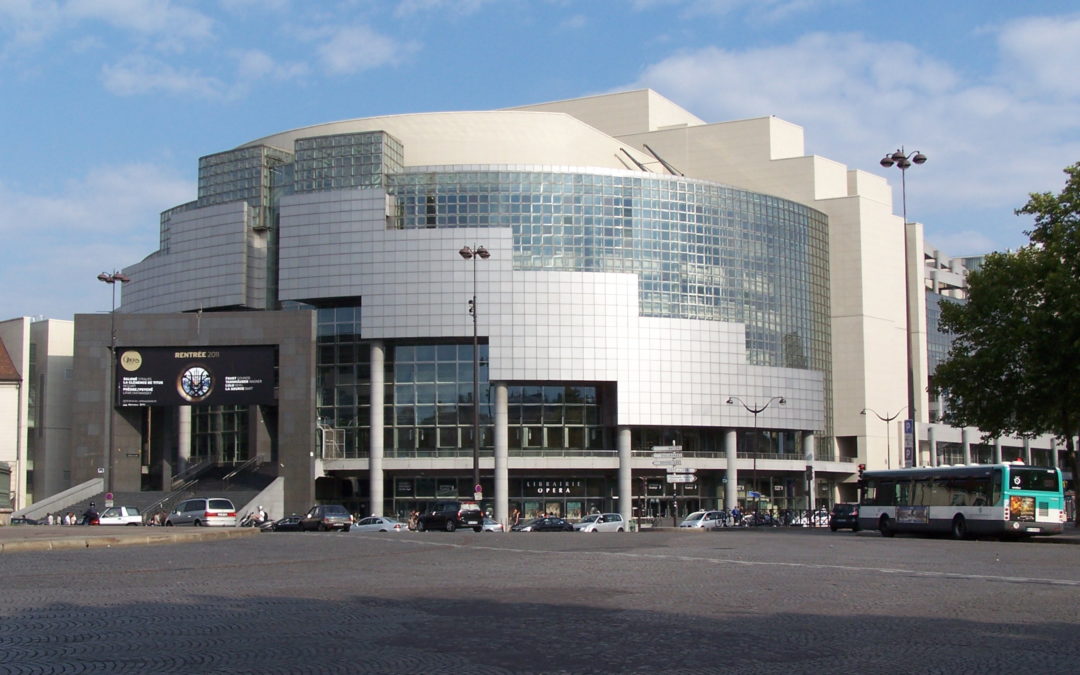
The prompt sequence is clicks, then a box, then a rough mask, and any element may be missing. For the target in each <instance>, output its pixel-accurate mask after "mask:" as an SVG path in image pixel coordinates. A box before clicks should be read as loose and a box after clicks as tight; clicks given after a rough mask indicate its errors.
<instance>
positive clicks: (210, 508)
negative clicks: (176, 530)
mask: <svg viewBox="0 0 1080 675" xmlns="http://www.w3.org/2000/svg"><path fill="white" fill-rule="evenodd" d="M165 525H166V526H167V527H172V526H173V525H191V526H193V527H236V507H235V506H233V503H232V501H231V500H228V499H224V498H221V497H210V498H206V497H198V498H195V499H186V500H184V501H182V502H180V503H179V504H177V505H176V508H174V509H173V511H172V513H170V514H169V515H167V516H165Z"/></svg>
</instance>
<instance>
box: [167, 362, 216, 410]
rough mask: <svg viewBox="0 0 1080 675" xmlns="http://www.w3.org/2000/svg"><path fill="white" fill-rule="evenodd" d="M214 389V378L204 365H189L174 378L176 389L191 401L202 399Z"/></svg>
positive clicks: (195, 401)
mask: <svg viewBox="0 0 1080 675" xmlns="http://www.w3.org/2000/svg"><path fill="white" fill-rule="evenodd" d="M213 390H214V378H213V376H212V375H211V374H210V371H209V370H207V369H206V368H205V367H204V366H201V365H196V366H189V367H188V368H187V369H185V370H184V371H183V372H182V373H180V377H179V378H177V380H176V391H177V392H178V393H179V394H180V396H181V397H183V398H184V399H186V400H188V401H191V402H192V403H198V402H199V401H202V400H203V399H205V398H206V397H207V396H209V395H210V392H212V391H213Z"/></svg>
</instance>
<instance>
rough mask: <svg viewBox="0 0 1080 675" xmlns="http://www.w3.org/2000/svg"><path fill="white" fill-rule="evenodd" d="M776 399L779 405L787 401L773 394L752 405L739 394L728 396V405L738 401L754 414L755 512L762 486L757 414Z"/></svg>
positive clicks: (755, 511) (758, 506)
mask: <svg viewBox="0 0 1080 675" xmlns="http://www.w3.org/2000/svg"><path fill="white" fill-rule="evenodd" d="M774 401H775V402H776V403H777V404H779V405H784V404H785V403H787V400H786V399H785V398H784V397H783V396H773V397H772V398H770V399H769V400H768V401H765V405H756V403H755V405H750V404H749V403H747V402H746V401H744V400H742V399H741V398H739V397H738V396H730V397H728V400H727V403H728V405H733V404H734V403H736V402H738V403H739V404H740V405H742V407H744V408H746V412H748V413H750V414H751V415H753V416H754V488H755V490H756V491H757V493H758V496H757V499H755V500H754V513H757V512H758V510H759V509H760V508H761V490H760V488H759V486H758V475H757V456H758V432H757V416H758V415H760V414H761V413H763V412H765V409H766V408H768V407H769V406H770V405H772V404H773V402H774Z"/></svg>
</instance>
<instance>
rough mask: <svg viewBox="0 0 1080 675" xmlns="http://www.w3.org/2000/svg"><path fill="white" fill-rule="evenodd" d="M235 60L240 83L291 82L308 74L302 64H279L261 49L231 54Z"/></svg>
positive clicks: (305, 66) (305, 65) (304, 65)
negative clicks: (271, 80)
mask: <svg viewBox="0 0 1080 675" xmlns="http://www.w3.org/2000/svg"><path fill="white" fill-rule="evenodd" d="M233 56H234V58H235V59H236V68H237V76H238V78H239V79H240V81H252V80H260V79H263V78H270V79H274V80H291V79H293V78H296V77H302V76H303V75H306V74H307V72H308V70H309V69H308V67H307V64H304V63H280V62H278V61H276V60H275V59H274V57H272V56H271V55H269V54H267V53H266V52H264V51H262V50H261V49H246V50H241V51H236V52H234V53H233Z"/></svg>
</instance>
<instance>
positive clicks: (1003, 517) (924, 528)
mask: <svg viewBox="0 0 1080 675" xmlns="http://www.w3.org/2000/svg"><path fill="white" fill-rule="evenodd" d="M860 486H861V490H860V492H861V495H862V499H861V500H860V504H859V527H860V528H862V529H868V530H873V529H876V530H879V531H880V532H881V534H882V535H884V536H886V537H891V536H893V535H894V534H896V533H897V532H918V533H938V532H940V533H948V534H951V535H952V536H953V537H954V538H957V539H963V538H964V537H967V536H969V535H991V536H1031V535H1043V534H1060V533H1061V531H1062V529H1063V528H1064V525H1065V496H1064V491H1063V486H1062V481H1061V472H1060V471H1059V470H1058V469H1056V468H1054V467H1046V466H1026V465H1024V464H1022V463H1020V462H1007V463H1004V464H967V465H961V466H936V467H920V468H914V469H896V470H892V471H866V472H864V473H863V475H862V480H861V481H860Z"/></svg>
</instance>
